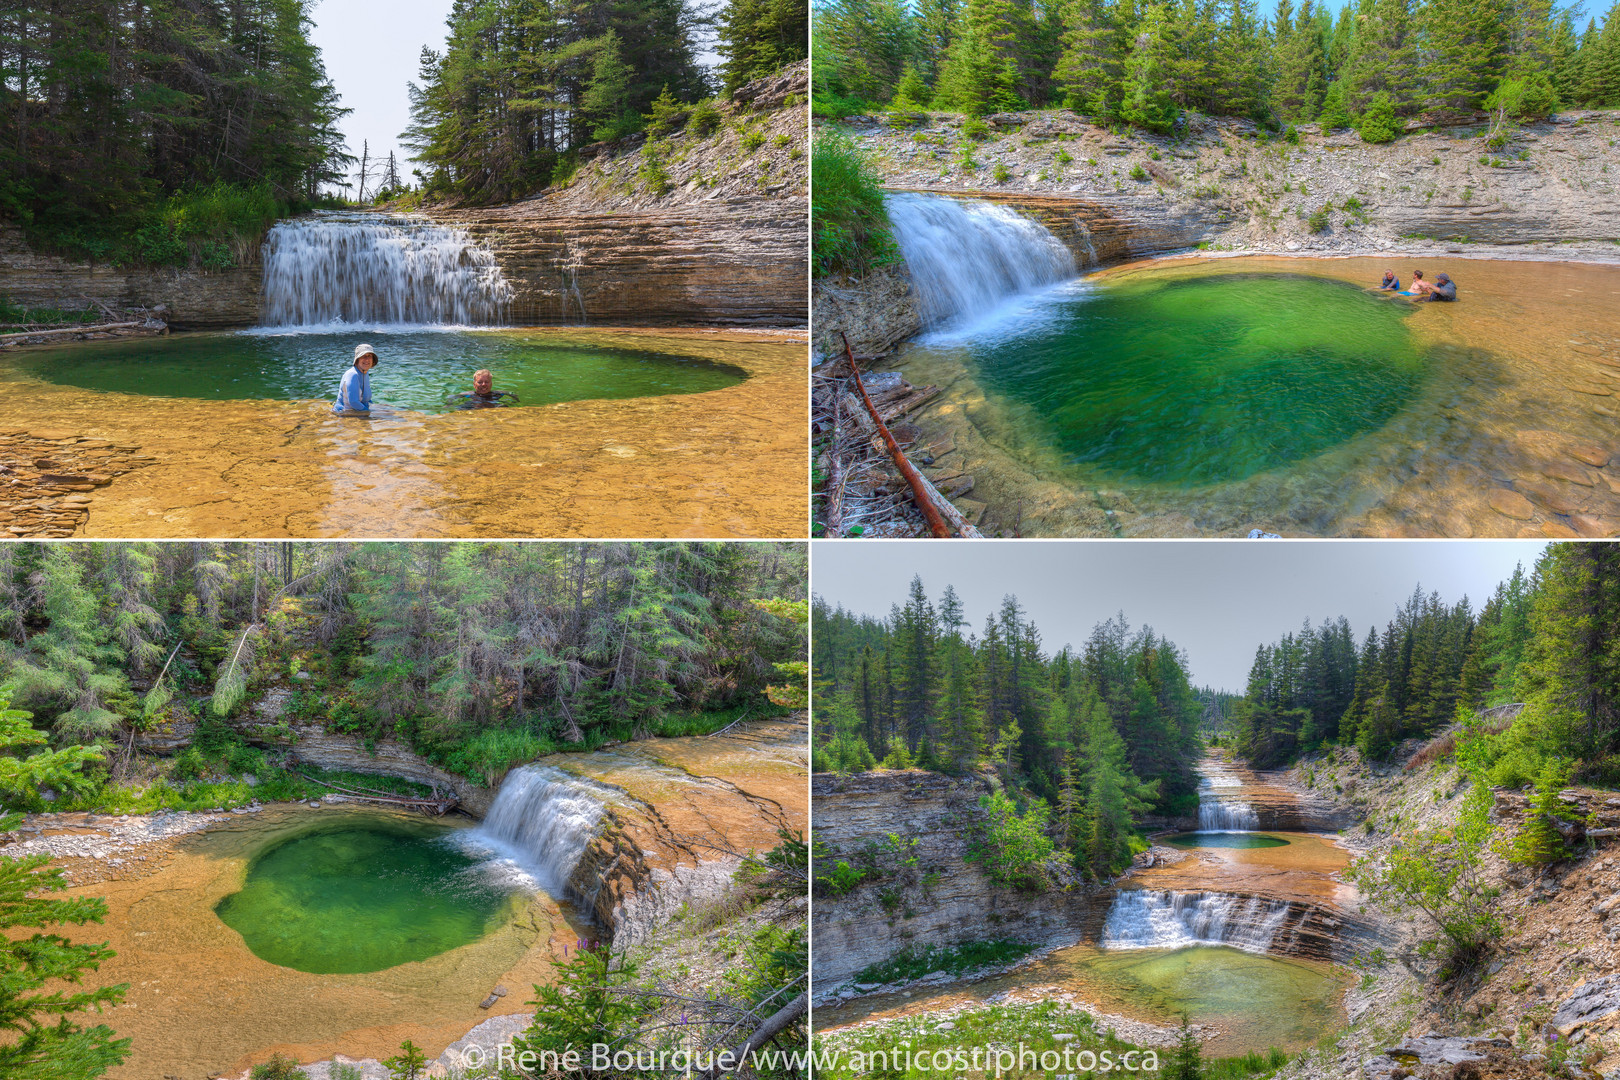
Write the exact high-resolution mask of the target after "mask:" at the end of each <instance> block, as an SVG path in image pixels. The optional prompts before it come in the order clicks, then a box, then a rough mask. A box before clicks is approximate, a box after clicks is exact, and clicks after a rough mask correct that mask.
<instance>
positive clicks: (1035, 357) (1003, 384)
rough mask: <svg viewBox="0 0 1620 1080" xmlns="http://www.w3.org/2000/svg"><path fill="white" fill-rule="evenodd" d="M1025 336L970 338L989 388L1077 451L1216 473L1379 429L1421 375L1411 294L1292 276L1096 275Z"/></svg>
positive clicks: (1138, 464)
mask: <svg viewBox="0 0 1620 1080" xmlns="http://www.w3.org/2000/svg"><path fill="white" fill-rule="evenodd" d="M1053 303H1054V304H1055V307H1054V308H1053V309H1052V310H1050V311H1048V312H1046V315H1047V316H1048V317H1046V318H1044V319H1042V320H1041V321H1040V322H1039V323H1038V324H1036V325H1033V326H1030V327H1028V328H1027V329H1026V330H1025V331H1024V332H1022V333H1018V334H1014V335H991V334H985V335H983V336H982V337H979V338H976V339H972V340H970V341H969V342H968V343H967V345H966V348H967V349H968V350H969V352H970V354H971V358H972V360H973V362H974V364H975V366H976V367H977V368H978V370H979V372H980V377H981V378H982V379H983V381H984V383H985V384H986V385H987V387H988V388H989V389H991V390H992V391H994V392H995V393H997V394H1000V395H1003V396H1005V397H1006V398H1008V399H1010V400H1012V401H1013V402H1016V403H1018V404H1020V405H1023V406H1026V408H1025V409H1023V410H1021V413H1023V414H1025V415H1027V417H1028V420H1027V421H1025V422H1028V423H1031V424H1035V425H1037V426H1038V427H1040V428H1041V430H1042V431H1043V432H1044V433H1045V434H1046V435H1047V437H1049V438H1050V439H1051V440H1053V441H1055V443H1056V444H1057V447H1058V449H1059V451H1060V452H1061V453H1062V454H1063V455H1064V456H1065V457H1066V458H1067V459H1068V460H1070V461H1071V462H1073V463H1076V464H1080V465H1087V466H1091V467H1093V468H1095V469H1097V470H1100V471H1101V472H1103V473H1104V474H1113V475H1116V476H1119V477H1123V478H1130V479H1133V480H1138V481H1147V482H1151V483H1159V484H1164V485H1171V486H1178V487H1191V486H1196V485H1201V484H1215V483H1224V482H1230V481H1234V480H1240V479H1243V478H1244V477H1247V476H1250V475H1253V474H1255V473H1258V472H1263V471H1266V470H1269V469H1273V468H1277V467H1279V466H1283V465H1287V464H1288V463H1290V462H1294V461H1299V460H1301V459H1303V458H1308V457H1311V456H1313V455H1316V454H1319V453H1321V452H1323V451H1325V450H1328V449H1330V448H1332V447H1334V446H1336V445H1338V444H1340V443H1343V442H1345V441H1346V440H1349V439H1352V438H1355V437H1356V436H1358V435H1361V434H1364V433H1366V432H1370V431H1375V430H1377V429H1378V428H1379V427H1381V426H1383V425H1384V424H1385V423H1387V422H1388V421H1389V420H1390V419H1391V418H1392V417H1393V416H1395V414H1396V413H1397V412H1398V411H1399V410H1400V409H1401V407H1402V406H1403V405H1405V404H1407V403H1408V402H1410V401H1412V400H1413V399H1414V398H1415V397H1416V395H1417V393H1418V391H1419V390H1420V389H1421V387H1422V386H1423V383H1424V380H1425V378H1426V377H1427V374H1428V364H1427V362H1426V360H1427V358H1426V356H1425V354H1424V351H1423V350H1422V349H1420V348H1419V347H1418V346H1417V345H1415V344H1414V342H1413V341H1412V339H1411V335H1410V334H1409V332H1408V329H1407V326H1406V318H1407V316H1409V315H1410V314H1411V311H1412V308H1411V306H1410V305H1409V304H1405V303H1396V302H1391V301H1390V300H1388V299H1380V298H1379V297H1377V296H1374V295H1371V294H1369V293H1367V292H1366V291H1365V290H1362V289H1360V288H1358V287H1356V286H1354V285H1348V284H1345V283H1343V282H1336V281H1327V280H1323V279H1321V278H1314V277H1307V276H1303V275H1291V274H1228V275H1221V276H1213V277H1196V278H1175V279H1166V278H1163V277H1153V276H1141V277H1127V278H1124V279H1121V280H1117V281H1106V282H1104V283H1103V284H1102V285H1101V286H1100V287H1097V288H1095V289H1093V290H1092V291H1089V292H1087V293H1085V294H1083V295H1080V296H1073V297H1068V298H1065V299H1061V300H1056V301H1053Z"/></svg>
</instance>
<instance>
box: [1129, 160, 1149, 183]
mask: <svg viewBox="0 0 1620 1080" xmlns="http://www.w3.org/2000/svg"><path fill="white" fill-rule="evenodd" d="M1147 178H1148V172H1147V170H1146V169H1144V168H1142V163H1141V162H1137V163H1136V164H1135V165H1132V166H1131V179H1132V180H1146V179H1147Z"/></svg>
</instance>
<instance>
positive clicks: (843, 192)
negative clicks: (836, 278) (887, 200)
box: [810, 131, 900, 277]
mask: <svg viewBox="0 0 1620 1080" xmlns="http://www.w3.org/2000/svg"><path fill="white" fill-rule="evenodd" d="M879 184H880V181H879V178H878V177H877V175H876V174H875V173H874V172H873V171H872V169H871V166H870V165H869V164H868V163H867V160H866V157H865V155H863V154H862V153H861V151H860V150H859V149H858V148H857V147H856V146H855V143H854V141H853V140H852V139H850V138H849V136H847V135H845V134H843V133H842V132H838V131H826V132H823V133H822V134H819V135H817V136H816V143H815V148H814V150H813V151H812V153H811V155H810V185H811V186H810V190H811V192H812V193H813V197H812V199H811V203H810V236H811V247H812V259H811V268H812V272H813V273H814V274H815V276H816V277H824V276H826V275H828V274H835V273H846V274H864V273H866V272H867V271H869V270H871V269H873V268H875V267H879V266H886V265H888V264H890V263H894V262H898V261H899V259H900V250H899V248H897V247H896V246H895V243H894V235H893V233H891V232H890V230H889V216H888V214H887V213H886V212H885V211H884V209H883V189H882V188H881V187H880V186H879Z"/></svg>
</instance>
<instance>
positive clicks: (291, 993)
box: [68, 804, 590, 1080]
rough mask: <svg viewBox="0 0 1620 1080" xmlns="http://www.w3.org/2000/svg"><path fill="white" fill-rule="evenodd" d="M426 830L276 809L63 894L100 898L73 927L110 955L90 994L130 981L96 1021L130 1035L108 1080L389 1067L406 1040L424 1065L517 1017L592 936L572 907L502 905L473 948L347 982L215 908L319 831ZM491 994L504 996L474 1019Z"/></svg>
mask: <svg viewBox="0 0 1620 1080" xmlns="http://www.w3.org/2000/svg"><path fill="white" fill-rule="evenodd" d="M421 820H422V819H421V818H420V817H413V816H410V815H404V814H395V813H391V812H385V811H379V810H375V809H367V808H360V807H356V806H348V805H341V804H335V805H334V804H325V805H323V806H322V807H321V808H319V809H315V808H312V807H309V806H306V805H304V804H290V805H288V804H280V805H276V806H270V807H266V808H264V809H263V810H260V811H258V812H256V813H251V814H240V815H228V816H226V817H225V818H224V819H223V820H221V821H220V822H219V823H218V824H215V825H213V826H212V827H210V828H208V829H207V830H206V831H203V832H198V833H192V834H190V835H187V836H184V837H181V838H180V839H178V840H176V841H174V842H173V843H172V844H167V845H164V846H163V847H161V848H154V847H151V846H147V847H145V848H142V849H141V850H142V851H143V853H145V854H146V855H147V858H146V860H145V861H144V862H139V863H136V862H135V861H133V860H126V862H125V865H124V867H122V868H119V872H117V873H115V874H114V875H113V876H111V877H109V878H107V879H105V880H101V881H98V882H97V883H95V884H93V885H85V886H80V887H76V888H74V889H72V890H70V892H69V894H68V895H88V896H102V897H105V898H106V900H107V909H108V912H107V920H106V922H105V923H104V924H102V925H99V926H97V925H91V926H88V927H83V928H76V929H74V930H72V931H71V932H70V936H72V937H73V938H74V939H75V940H82V941H98V942H99V941H107V942H108V943H109V944H110V945H111V946H112V948H113V949H114V951H115V952H116V953H117V955H116V956H115V957H113V958H112V959H111V960H109V961H107V962H106V963H105V964H103V965H102V968H101V970H100V971H99V972H98V973H97V981H98V984H103V983H105V984H111V983H118V982H127V983H129V993H128V995H127V996H126V998H125V1002H124V1004H123V1005H120V1006H119V1007H117V1008H115V1009H113V1010H111V1011H110V1012H108V1013H107V1014H105V1022H106V1023H107V1024H109V1025H110V1026H112V1028H113V1029H114V1030H115V1031H117V1033H118V1034H119V1035H120V1036H127V1037H129V1038H131V1039H132V1040H133V1042H132V1044H131V1050H130V1056H129V1058H128V1059H127V1060H126V1061H125V1063H124V1064H123V1065H121V1066H119V1067H117V1068H114V1069H112V1070H110V1071H109V1072H108V1073H107V1075H108V1076H109V1077H111V1078H112V1080H148V1078H150V1077H155V1076H173V1077H177V1078H179V1080H202V1078H204V1077H207V1076H213V1075H217V1074H220V1073H224V1072H232V1073H234V1072H240V1071H241V1070H243V1069H245V1068H247V1067H248V1066H249V1065H251V1064H253V1063H256V1062H260V1061H263V1060H265V1059H266V1058H267V1057H268V1056H269V1055H270V1054H271V1053H275V1052H279V1053H283V1054H288V1055H290V1056H292V1057H294V1058H296V1059H297V1060H299V1061H313V1060H318V1059H320V1058H324V1057H330V1056H332V1055H333V1054H334V1053H344V1054H348V1055H350V1056H352V1057H376V1058H384V1057H388V1056H391V1055H392V1054H394V1053H395V1052H397V1050H398V1047H399V1044H400V1042H401V1041H402V1040H404V1039H411V1040H412V1041H413V1042H415V1043H416V1044H417V1045H419V1046H423V1047H426V1048H428V1049H429V1054H430V1056H432V1055H433V1054H437V1053H438V1052H439V1051H440V1050H442V1049H443V1048H444V1047H445V1046H447V1045H449V1044H450V1043H451V1042H453V1041H455V1040H456V1039H459V1038H460V1037H461V1036H462V1035H464V1034H465V1033H466V1032H467V1030H468V1029H470V1028H471V1027H472V1026H473V1025H475V1024H477V1023H479V1022H480V1021H481V1020H484V1019H487V1018H488V1017H489V1016H491V1015H498V1014H505V1013H517V1012H524V1011H526V1009H525V1007H524V1001H525V1000H526V999H527V998H528V997H529V996H530V995H529V994H526V993H524V991H526V990H528V988H529V987H530V986H532V985H533V984H535V983H546V982H549V981H551V968H552V963H553V961H554V960H560V959H561V958H562V956H563V947H564V946H569V947H571V946H572V945H573V943H574V942H575V941H576V940H577V939H578V938H580V937H582V936H589V934H590V931H589V929H588V924H587V923H586V922H584V921H583V920H582V919H581V918H580V917H579V916H578V914H577V913H575V912H573V911H572V910H571V909H570V908H569V907H567V906H566V905H564V904H559V903H558V902H557V901H555V900H553V899H551V898H550V897H548V896H546V895H545V894H544V893H531V894H528V895H525V896H521V897H516V896H514V897H513V898H511V900H510V902H509V903H508V905H507V906H506V907H505V908H504V910H503V912H502V915H501V917H499V918H498V919H495V920H493V921H492V923H491V925H490V928H489V929H488V930H487V932H485V933H483V934H482V935H481V936H478V937H476V939H475V940H473V941H471V942H470V943H468V944H464V945H461V946H459V947H456V948H451V949H448V950H446V951H443V952H440V953H438V954H436V955H433V956H430V957H428V958H426V959H423V960H418V961H412V962H409V963H404V964H399V965H396V966H393V967H388V968H386V969H384V970H380V971H371V972H362V973H355V974H314V973H310V972H303V971H297V970H294V969H293V968H291V967H284V966H279V965H277V964H273V963H270V962H269V961H266V960H263V959H261V958H260V957H259V956H257V955H255V954H254V952H253V950H252V949H250V948H249V947H248V945H247V944H246V943H245V942H244V941H243V938H242V936H241V935H240V934H239V933H237V932H236V931H235V930H233V929H231V927H230V926H228V925H226V923H225V922H224V921H222V920H221V919H220V917H219V915H218V914H216V912H215V907H216V906H217V905H219V903H220V902H221V901H222V900H224V899H225V898H226V897H227V896H230V895H231V894H235V893H238V892H239V890H241V888H242V886H243V882H244V878H245V876H246V874H247V869H248V866H249V864H250V863H251V862H252V860H253V859H254V858H255V856H257V855H258V854H260V853H261V852H264V851H266V850H268V849H273V848H275V847H276V846H277V845H280V844H283V843H285V842H287V841H289V840H293V839H295V838H297V837H299V836H301V835H303V834H306V833H308V832H309V831H310V830H311V829H313V828H316V827H317V826H319V827H321V828H332V827H344V826H349V825H354V826H362V827H365V826H377V825H383V826H396V827H404V828H412V829H414V828H419V827H420V822H421ZM467 825H470V823H467ZM452 827H454V826H452ZM463 827H466V826H463ZM137 867H138V868H137ZM497 984H504V985H505V986H507V987H509V988H511V989H512V990H513V992H512V993H509V994H508V995H507V996H506V997H504V998H501V999H499V1000H498V1001H497V1002H496V1003H495V1004H494V1005H493V1006H492V1008H491V1009H489V1010H487V1011H486V1010H481V1009H479V1008H478V1004H479V1002H480V1001H481V1000H482V999H483V998H484V997H485V996H486V995H487V994H488V993H489V992H490V990H491V989H492V988H493V987H494V986H496V985H497Z"/></svg>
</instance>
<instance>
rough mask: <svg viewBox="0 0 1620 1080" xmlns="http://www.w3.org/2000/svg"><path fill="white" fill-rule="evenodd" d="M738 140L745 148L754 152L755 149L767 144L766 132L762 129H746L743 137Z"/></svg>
mask: <svg viewBox="0 0 1620 1080" xmlns="http://www.w3.org/2000/svg"><path fill="white" fill-rule="evenodd" d="M738 141H739V142H741V143H742V148H743V149H744V150H746V151H748V152H749V153H750V154H752V153H753V152H754V151H755V150H758V149H759V148H760V147H762V146H764V145H765V133H764V132H762V131H752V130H750V131H745V132H743V135H742V138H741V139H740V140H738Z"/></svg>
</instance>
